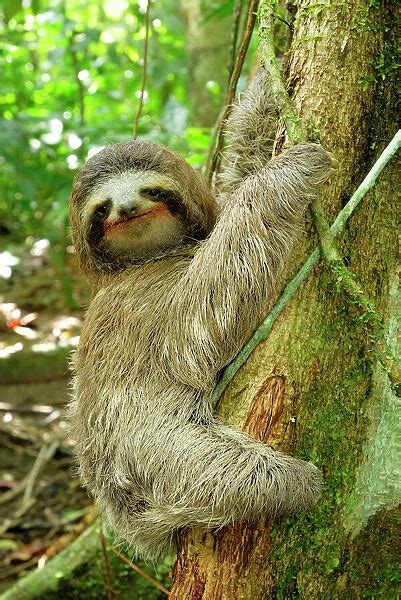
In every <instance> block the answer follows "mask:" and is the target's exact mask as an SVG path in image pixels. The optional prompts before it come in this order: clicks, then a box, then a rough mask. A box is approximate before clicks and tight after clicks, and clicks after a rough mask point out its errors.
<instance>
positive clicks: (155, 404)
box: [70, 76, 332, 557]
mask: <svg viewBox="0 0 401 600" xmlns="http://www.w3.org/2000/svg"><path fill="white" fill-rule="evenodd" d="M274 114H275V111H274V108H273V107H272V105H271V102H270V100H269V96H268V94H267V84H266V80H265V78H264V77H263V76H258V78H257V79H256V80H255V81H254V83H253V84H252V86H251V89H250V90H249V92H248V93H247V94H245V96H244V98H243V99H242V102H241V103H240V104H239V106H237V107H236V108H235V110H234V112H233V116H232V119H231V122H230V126H229V131H230V148H229V150H228V155H227V159H226V163H225V171H224V173H223V175H222V177H221V178H220V182H219V185H220V187H221V189H222V192H221V193H222V194H223V195H224V199H225V202H224V206H223V208H222V209H221V210H220V209H219V204H218V201H216V200H215V198H214V196H213V195H212V193H211V191H210V190H209V189H208V188H207V186H206V184H205V183H204V181H203V180H202V179H201V178H200V177H199V175H197V174H196V173H195V172H194V171H193V170H192V169H191V168H190V167H189V166H188V165H187V164H186V163H185V162H184V161H183V160H182V159H181V158H179V157H178V156H177V155H175V154H174V153H172V152H171V151H169V150H167V149H164V148H161V147H159V146H156V145H155V144H151V143H149V142H144V141H130V142H124V143H123V144H117V145H115V146H111V147H109V148H107V149H106V150H104V151H103V152H101V153H100V154H98V155H96V156H95V157H93V158H92V159H91V160H90V161H89V162H88V163H87V165H86V166H85V167H84V168H83V170H82V171H81V173H80V174H78V176H77V179H76V182H75V184H74V189H73V192H72V197H71V223H72V230H73V237H74V242H75V244H76V248H77V252H78V257H79V260H80V264H81V266H82V269H83V271H84V273H85V275H86V276H87V277H88V279H89V280H90V281H91V283H92V285H93V287H94V293H95V295H94V298H93V300H92V303H91V305H90V307H89V310H88V313H87V315H86V319H85V324H84V328H83V331H82V337H81V341H80V345H79V348H78V350H77V353H76V355H75V359H74V370H75V385H74V399H73V401H72V404H71V409H70V415H71V416H70V419H71V434H72V436H73V437H74V439H75V441H76V452H77V456H78V459H79V463H80V470H81V474H82V477H83V479H84V481H85V483H86V485H87V486H88V488H89V489H90V491H91V493H92V494H93V495H94V496H95V498H96V499H97V501H98V503H99V505H100V507H101V509H102V510H103V511H104V512H105V514H106V515H107V518H108V520H109V522H110V524H111V526H112V527H113V529H114V530H115V532H116V534H117V536H118V537H119V539H120V540H122V541H125V542H127V543H128V544H129V545H130V546H132V548H134V549H135V550H136V551H137V552H139V553H140V554H142V555H144V556H146V557H155V556H157V555H158V554H160V553H161V552H164V551H165V550H166V549H167V548H168V547H169V546H170V545H171V544H174V540H175V537H176V534H177V532H179V531H180V530H181V529H183V528H187V527H192V526H206V527H221V526H223V525H226V524H229V523H232V522H234V521H237V520H242V519H259V518H263V517H266V516H268V515H269V516H274V515H279V514H283V513H284V514H288V513H292V512H294V511H298V510H302V509H305V508H308V507H310V506H312V505H313V504H314V503H315V502H316V501H317V499H318V497H319V495H320V490H321V486H322V479H321V475H320V473H319V471H318V470H317V469H316V467H314V466H313V465H312V464H311V463H308V462H305V461H302V460H299V459H296V458H292V457H290V456H286V455H284V454H282V453H280V452H275V451H274V450H272V449H271V448H269V447H267V446H265V445H263V444H261V443H258V442H256V441H254V440H252V439H251V438H250V437H248V436H247V435H245V434H243V433H241V432H239V431H236V430H235V429H233V428H230V427H227V426H225V425H224V424H223V423H221V422H220V421H219V420H218V418H217V417H216V416H215V414H214V413H213V409H212V406H211V403H210V397H211V392H212V390H213V387H214V385H215V383H216V380H217V378H218V374H219V372H220V371H221V369H222V368H223V367H224V366H225V365H226V364H227V363H228V362H229V361H230V360H232V358H233V357H234V356H235V355H236V353H237V352H238V351H239V350H240V349H241V347H242V346H243V344H244V343H245V342H246V341H247V340H248V338H249V337H250V335H251V334H252V332H253V331H254V329H255V328H256V327H257V326H258V325H259V323H260V321H261V320H262V318H263V317H264V315H265V311H266V306H267V305H268V304H269V302H270V301H271V299H272V297H273V296H274V294H275V293H276V289H277V285H278V282H279V280H280V272H281V269H282V266H283V264H284V263H285V261H286V260H287V257H288V254H289V251H290V249H291V247H292V245H293V244H294V242H295V240H296V238H297V235H298V233H299V232H300V230H301V228H302V215H303V213H304V211H305V209H306V207H307V206H308V204H309V202H310V201H311V200H312V199H313V198H314V197H315V196H316V194H317V192H318V189H319V187H320V186H321V185H322V184H323V183H324V181H325V180H326V179H327V177H328V176H329V174H330V172H331V167H332V163H331V159H330V156H329V155H328V154H327V153H326V152H325V151H324V150H323V149H322V148H320V147H319V146H316V145H314V144H303V145H299V146H295V147H293V148H291V149H289V150H287V151H286V152H284V153H283V154H282V155H281V156H279V157H278V158H276V159H274V160H271V161H270V162H269V157H270V155H271V147H272V146H271V144H272V142H271V139H272V137H273V136H274V128H275V126H276V122H275V119H274V118H273V117H274ZM255 140H256V141H255ZM130 170H134V171H136V170H156V171H157V172H160V173H164V175H168V177H170V178H171V179H172V180H174V182H175V183H176V185H177V188H178V189H179V190H180V191H181V194H182V197H183V206H184V209H185V210H184V212H183V213H182V223H183V224H184V226H185V230H186V232H187V238H186V239H185V240H184V241H183V240H182V239H181V238H180V241H179V243H178V246H177V247H176V248H175V249H174V250H171V248H169V249H166V250H165V251H164V252H163V250H161V249H160V247H158V244H157V240H155V248H156V250H155V252H154V255H153V256H150V257H148V259H147V260H140V261H139V260H138V259H137V257H136V256H135V252H134V251H133V256H132V261H128V262H127V263H126V264H124V265H120V266H119V267H118V268H116V267H115V266H113V265H110V263H109V262H108V260H107V259H106V258H105V259H103V260H102V257H101V256H100V257H99V256H94V254H93V249H92V248H91V246H90V244H89V243H88V240H87V238H86V233H87V222H86V217H85V214H86V213H85V203H86V201H87V198H88V197H90V196H91V194H92V192H93V189H94V188H95V187H96V185H99V183H100V181H107V179H108V178H110V177H111V176H114V175H115V174H116V173H117V174H118V173H124V172H125V171H130ZM218 213H219V215H218V218H217V222H215V221H216V215H217V214H218ZM194 232H198V237H197V238H196V239H198V240H199V241H196V242H194V240H193V236H194ZM199 232H203V234H202V233H199ZM202 237H204V238H205V239H204V240H203V241H202Z"/></svg>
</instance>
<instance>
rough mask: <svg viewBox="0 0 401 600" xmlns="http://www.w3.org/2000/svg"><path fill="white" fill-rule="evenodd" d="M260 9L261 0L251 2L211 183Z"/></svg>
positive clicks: (235, 66) (218, 142)
mask: <svg viewBox="0 0 401 600" xmlns="http://www.w3.org/2000/svg"><path fill="white" fill-rule="evenodd" d="M258 7H259V0H251V1H250V3H249V7H248V14H247V18H246V23H245V28H244V33H243V36H242V40H241V44H240V47H239V49H238V54H237V57H236V60H235V65H234V69H233V72H232V74H231V77H230V82H229V84H228V89H227V96H226V100H225V108H224V111H223V115H222V117H221V119H220V121H219V124H218V127H217V131H218V135H217V142H216V146H215V148H214V151H213V154H212V158H211V160H210V167H209V169H208V180H209V181H211V180H212V178H213V174H214V173H217V172H218V171H219V167H220V162H221V151H222V149H223V145H224V135H225V130H226V126H227V121H228V118H229V116H230V114H231V111H232V107H233V102H234V99H235V94H236V92H237V85H238V79H239V77H240V75H241V71H242V67H243V65H244V61H245V57H246V54H247V51H248V48H249V44H250V41H251V37H252V33H253V30H254V27H255V22H256V16H257V12H258Z"/></svg>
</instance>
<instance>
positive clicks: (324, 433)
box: [170, 0, 401, 600]
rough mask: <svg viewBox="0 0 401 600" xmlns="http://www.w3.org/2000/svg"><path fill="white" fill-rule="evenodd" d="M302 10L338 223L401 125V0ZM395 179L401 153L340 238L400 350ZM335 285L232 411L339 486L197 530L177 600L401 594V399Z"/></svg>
mask: <svg viewBox="0 0 401 600" xmlns="http://www.w3.org/2000/svg"><path fill="white" fill-rule="evenodd" d="M296 8H297V11H296V14H295V22H294V34H293V38H292V44H291V48H290V51H289V55H288V61H287V67H286V79H287V85H288V88H289V90H290V93H291V96H292V98H293V100H294V102H295V105H296V107H297V109H298V111H299V114H300V116H301V120H302V126H303V128H304V129H305V130H306V131H307V132H308V137H309V139H311V140H314V141H318V142H320V143H322V144H323V145H324V146H325V147H326V148H328V149H329V150H331V151H332V152H333V153H334V155H335V156H336V158H337V159H338V160H339V161H340V168H339V171H338V174H337V176H336V177H335V179H334V180H333V181H332V182H331V183H330V184H329V185H327V186H326V188H325V189H324V192H323V194H322V205H323V208H324V210H325V213H326V216H327V218H328V220H330V221H331V220H333V218H334V217H335V215H336V214H337V213H338V211H339V210H340V209H341V205H342V203H343V202H344V200H346V199H347V198H348V197H349V196H350V194H351V193H352V191H353V190H354V189H355V188H356V187H357V185H358V183H360V181H361V180H362V178H363V176H364V175H365V174H366V173H367V171H368V170H369V168H370V167H371V165H372V164H373V162H374V160H375V158H377V156H378V155H379V153H380V151H381V150H383V148H384V147H385V145H386V144H387V143H388V142H389V141H390V140H391V138H392V137H393V135H394V133H395V131H396V126H395V123H394V115H393V113H392V110H393V88H394V85H395V82H394V78H393V62H394V59H393V53H394V55H395V51H394V47H393V44H394V37H395V34H394V33H393V31H392V24H393V22H394V21H395V11H396V5H395V2H394V3H392V2H386V3H384V2H378V1H372V2H369V3H367V2H365V1H363V0H351V1H349V2H341V1H340V2H334V1H330V0H328V1H327V2H325V3H322V2H310V1H309V0H299V1H298V2H297V3H296ZM398 183H399V180H398ZM396 188H397V170H396V164H395V160H393V161H392V162H391V163H390V164H389V165H388V166H387V167H386V170H385V172H384V173H383V174H382V175H381V176H380V178H379V180H378V181H377V183H376V185H375V187H374V189H373V190H372V191H371V192H370V193H369V194H368V196H367V197H366V198H365V200H364V201H363V203H362V205H361V207H360V208H359V209H358V211H357V213H356V215H355V216H354V217H352V219H351V220H350V222H349V224H348V227H347V229H346V232H345V234H344V235H343V237H342V239H341V240H340V241H339V246H340V250H341V253H342V255H343V257H344V259H345V261H346V264H347V266H348V267H349V268H350V269H351V270H352V271H353V272H354V273H355V275H356V277H357V278H358V280H359V281H360V283H361V284H362V286H363V287H364V289H365V290H366V292H367V294H368V295H369V296H370V297H371V298H373V299H374V301H375V303H376V306H377V307H378V309H379V310H380V311H381V312H382V314H383V317H384V319H385V321H386V324H387V326H388V331H387V335H388V340H387V341H388V343H389V344H390V345H392V343H393V341H392V340H393V339H394V336H395V333H396V331H395V329H396V326H395V323H394V320H393V314H394V309H395V294H394V290H395V289H396V282H397V270H396V269H397V267H396V264H397V239H396V232H395V227H394V224H395V222H396V215H397V210H396V198H395V193H394V191H395V189H396ZM308 233H309V235H306V236H305V239H304V241H303V242H302V243H300V244H299V246H298V247H297V249H296V251H295V252H294V256H293V260H292V263H291V264H290V265H289V269H288V276H290V275H292V274H294V273H295V271H296V270H297V267H298V266H299V265H300V263H302V261H303V259H304V258H305V257H306V256H307V253H308V250H310V248H311V246H312V244H316V243H317V240H316V239H315V238H314V234H313V232H312V228H311V227H309V232H308ZM337 283H338V282H337V281H336V279H335V277H334V275H333V273H332V272H331V271H330V269H329V267H327V266H325V265H324V263H323V262H321V263H320V264H319V266H318V267H317V268H316V269H315V270H314V273H313V275H312V276H311V278H310V279H309V280H308V281H307V282H306V284H305V285H304V286H303V288H302V289H301V290H299V292H298V293H297V295H296V297H295V299H294V300H293V301H292V303H291V304H290V305H289V306H288V307H287V309H286V310H285V311H284V313H283V314H282V315H281V317H280V318H279V319H278V321H277V322H276V325H275V327H274V330H273V332H272V333H271V335H270V336H269V338H268V340H267V341H266V342H264V343H262V344H260V346H259V347H258V348H257V349H256V350H255V351H254V353H253V354H252V356H251V358H250V359H249V361H248V363H247V364H246V365H245V366H244V367H243V368H242V369H241V371H240V372H239V373H238V374H237V376H236V378H235V379H234V381H233V382H232V383H231V384H230V386H229V388H228V390H227V391H226V394H225V396H224V398H223V401H222V403H221V406H220V413H221V417H222V418H223V419H224V420H225V421H227V422H228V423H230V424H232V425H235V426H238V427H240V428H242V429H245V430H247V431H248V432H250V433H251V434H253V435H255V436H256V437H258V438H259V439H264V440H267V441H268V443H269V444H270V445H272V446H274V447H276V448H281V449H284V450H285V451H286V452H290V453H293V454H295V455H297V456H299V457H302V458H306V459H308V460H311V461H312V462H314V463H315V464H316V465H318V466H319V467H320V468H321V469H322V470H323V472H324V476H325V482H326V483H325V489H324V494H323V497H322V500H321V501H320V503H319V504H318V506H317V507H316V508H315V509H314V510H312V511H310V512H308V513H304V514H300V515H298V516H296V517H293V518H291V519H282V520H279V521H275V522H268V523H258V524H238V525H236V526H234V527H231V528H227V529H225V530H221V531H218V532H207V531H205V530H194V531H190V532H188V533H186V534H185V536H184V537H183V538H182V540H181V547H180V551H179V554H178V558H177V562H176V565H175V569H174V575H173V588H172V592H171V596H170V597H171V599H175V600H195V599H201V598H202V599H205V600H219V599H223V600H232V599H234V598H235V599H236V600H241V599H244V600H248V599H252V600H258V599H262V598H278V599H295V598H303V599H308V600H314V599H316V600H318V599H319V600H322V599H327V600H329V599H330V600H332V599H337V598H344V599H345V598H347V599H348V598H355V599H359V598H386V600H391V599H395V598H397V597H398V593H399V585H400V579H399V578H398V579H397V577H399V576H397V560H398V559H397V556H399V548H398V550H397V546H396V540H397V539H398V538H397V529H396V527H397V508H396V507H397V505H398V504H399V502H400V490H399V489H398V490H397V477H396V471H397V468H398V469H399V465H400V464H401V460H400V459H401V457H400V456H399V455H398V456H397V452H396V444H395V441H394V440H395V432H396V421H395V415H396V410H395V409H396V406H397V402H398V399H397V398H395V397H394V396H393V395H392V392H391V388H390V386H389V382H388V377H387V375H386V373H385V372H384V371H383V370H382V369H381V368H380V367H379V366H378V365H377V364H375V358H374V353H373V352H372V351H371V350H372V348H371V340H370V338H369V336H368V335H367V332H366V327H365V324H364V320H363V319H361V318H360V313H359V312H358V310H357V308H356V307H355V306H354V305H352V304H351V303H350V302H349V301H347V299H346V298H345V297H344V295H342V294H341V293H339V290H338V285H337ZM399 480H400V479H399V478H398V481H399ZM398 573H399V571H398Z"/></svg>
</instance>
